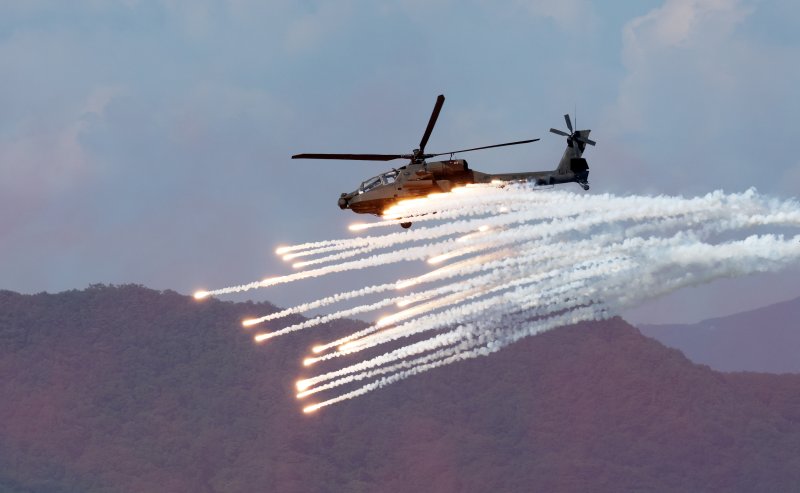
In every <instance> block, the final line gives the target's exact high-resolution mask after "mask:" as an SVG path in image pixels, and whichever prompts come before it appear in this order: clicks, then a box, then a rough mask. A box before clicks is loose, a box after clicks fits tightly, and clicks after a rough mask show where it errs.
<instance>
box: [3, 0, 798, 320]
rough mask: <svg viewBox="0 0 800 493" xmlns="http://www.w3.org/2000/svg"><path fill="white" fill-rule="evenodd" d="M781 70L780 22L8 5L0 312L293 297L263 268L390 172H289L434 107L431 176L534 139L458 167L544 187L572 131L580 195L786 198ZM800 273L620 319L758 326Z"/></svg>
mask: <svg viewBox="0 0 800 493" xmlns="http://www.w3.org/2000/svg"><path fill="white" fill-rule="evenodd" d="M797 60H800V4H798V3H797V2H794V1H790V0H771V1H770V0H635V1H634V0H622V1H617V2H597V1H595V2H593V1H589V0H562V1H559V2H555V1H544V0H508V1H497V2H489V1H486V0H472V1H461V2H456V1H449V0H428V1H421V0H398V1H386V2H368V1H349V0H341V1H337V2H330V1H329V2H321V1H311V0H306V1H256V0H227V1H206V0H194V1H178V0H153V1H136V0H119V1H112V0H108V1H101V0H83V1H81V0H76V1H73V2H61V1H43V0H42V1H38V0H32V1H28V2H17V1H11V0H0V74H2V77H0V259H2V262H0V289H10V290H14V291H19V292H25V293H35V292H40V291H50V292H57V291H63V290H67V289H82V288H85V287H86V286H88V285H89V284H93V283H114V284H123V283H138V284H143V285H146V286H148V287H152V288H156V289H167V288H169V289H174V290H176V291H179V292H183V293H191V292H193V291H194V290H195V289H197V288H199V287H208V288H213V287H221V286H227V285H231V284H240V283H242V282H247V281H251V280H257V279H261V278H263V277H264V276H265V275H274V274H280V273H283V272H286V266H285V265H282V264H281V263H279V260H278V259H277V258H276V257H275V255H274V254H273V250H274V248H275V246H277V245H279V244H291V243H301V242H306V241H314V240H320V239H328V238H336V237H342V236H349V234H350V233H349V232H348V231H347V225H348V224H350V223H352V222H354V220H356V219H358V218H357V217H355V216H353V215H352V214H351V213H349V211H340V210H339V209H338V207H337V206H336V205H335V204H336V200H337V198H338V196H339V194H340V193H341V192H345V191H351V190H353V189H355V188H356V187H357V185H358V184H359V183H360V182H361V181H362V180H364V179H366V178H368V177H369V176H372V175H375V174H378V173H380V172H382V171H384V170H385V169H386V168H385V166H384V164H383V163H368V162H366V163H365V162H327V161H318V162H317V161H292V160H291V159H290V156H291V155H292V154H296V153H300V152H378V153H405V152H409V151H411V150H412V149H413V148H414V147H416V145H417V143H418V142H419V139H420V137H421V134H422V132H423V130H424V128H425V124H426V123H427V119H428V117H429V115H430V111H431V109H432V106H433V103H434V101H435V98H436V96H437V95H438V94H445V95H446V97H447V101H446V103H445V105H444V109H443V111H442V114H441V116H440V118H439V121H438V124H437V126H436V129H435V130H434V132H433V135H432V137H431V139H430V141H429V144H428V150H429V151H432V152H441V151H447V150H450V149H459V148H465V147H473V146H481V145H488V144H493V143H499V142H506V141H511V140H522V139H526V138H535V137H539V138H541V139H542V140H541V141H540V142H537V143H535V144H531V145H525V146H515V147H509V148H504V149H496V150H491V151H483V152H477V153H474V154H470V155H465V156H464V157H466V158H467V159H468V160H469V162H470V165H471V167H473V168H475V169H478V170H480V171H485V172H490V173H491V172H504V171H505V172H510V171H525V170H541V169H552V168H553V167H555V164H556V162H557V160H558V159H559V158H560V155H561V152H562V149H563V146H564V142H563V139H561V138H560V137H557V136H555V135H552V134H549V133H548V132H547V130H548V129H549V128H550V127H557V128H562V127H564V124H563V117H562V115H563V114H564V113H566V112H570V113H573V112H575V111H577V120H578V122H579V124H580V126H581V127H583V128H591V129H592V138H593V139H594V140H597V141H598V145H597V147H595V148H590V149H589V151H588V152H587V153H586V157H587V159H588V160H589V164H590V166H591V176H590V181H591V183H592V191H591V192H590V193H602V192H613V193H622V194H628V193H647V194H659V193H664V194H683V195H686V196H693V195H697V194H704V193H706V192H709V191H712V190H715V189H724V190H725V191H728V192H737V191H743V190H746V189H747V188H750V187H756V188H757V189H758V190H759V191H760V192H762V193H766V194H770V195H774V196H776V197H781V198H792V197H796V196H797V190H798V189H800V157H797V153H796V152H795V149H794V148H793V145H792V144H793V142H794V141H795V140H796V136H795V135H794V132H795V129H796V127H797V123H796V115H798V113H800V98H798V97H797V88H798V87H800V66H799V65H798V64H797ZM568 186H572V185H568ZM574 188H575V189H576V191H578V190H579V188H578V187H577V186H574ZM798 273H800V270H795V271H792V272H784V273H780V274H770V275H763V276H758V277H753V278H748V279H737V280H729V281H721V282H717V283H714V284H713V285H710V286H705V287H701V288H692V289H688V290H684V291H682V292H679V293H676V294H674V295H671V296H668V297H666V298H664V299H661V300H658V301H656V302H653V303H650V304H648V305H646V306H643V307H641V308H639V309H637V310H632V311H631V313H630V314H628V315H629V317H630V318H631V319H633V320H634V321H648V322H688V321H697V320H700V319H702V318H707V317H710V316H716V315H723V314H727V313H732V312H736V311H740V310H742V309H747V308H755V307H758V306H762V305H764V304H767V303H771V302H777V301H781V300H785V299H788V298H792V297H796V296H800V283H798V282H797V281H796V279H797V275H798ZM368 281H370V280H369V279H363V275H362V278H357V277H356V278H353V277H350V278H334V279H332V280H326V281H324V282H321V283H317V284H316V285H314V286H309V285H307V284H305V285H302V286H289V287H286V288H282V289H281V290H274V291H268V292H258V293H256V294H252V293H251V294H250V295H251V296H252V297H254V298H255V299H269V300H271V301H273V302H275V303H277V304H279V305H287V304H293V303H297V302H299V301H302V300H305V299H308V298H309V293H314V292H315V290H319V292H320V294H322V293H329V292H330V291H331V289H332V284H331V283H338V284H341V283H342V282H348V283H351V282H368ZM326 283H327V284H326Z"/></svg>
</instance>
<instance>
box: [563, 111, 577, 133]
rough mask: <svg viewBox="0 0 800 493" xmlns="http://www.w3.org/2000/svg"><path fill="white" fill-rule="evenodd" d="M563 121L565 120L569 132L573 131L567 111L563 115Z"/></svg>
mask: <svg viewBox="0 0 800 493" xmlns="http://www.w3.org/2000/svg"><path fill="white" fill-rule="evenodd" d="M564 121H565V122H567V128H568V129H569V131H570V132H574V131H575V130H573V129H572V120H570V119H569V113H567V114H566V115H564Z"/></svg>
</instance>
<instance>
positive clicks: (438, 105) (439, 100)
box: [419, 94, 444, 154]
mask: <svg viewBox="0 0 800 493" xmlns="http://www.w3.org/2000/svg"><path fill="white" fill-rule="evenodd" d="M443 104H444V94H439V97H437V98H436V104H435V105H434V106H433V113H431V118H430V120H428V127H427V128H426V129H425V133H424V134H422V140H420V141H419V153H420V154H424V153H425V145H426V144H427V143H428V139H429V138H430V137H431V132H433V127H434V125H436V120H437V119H438V118H439V112H440V111H442V105H443Z"/></svg>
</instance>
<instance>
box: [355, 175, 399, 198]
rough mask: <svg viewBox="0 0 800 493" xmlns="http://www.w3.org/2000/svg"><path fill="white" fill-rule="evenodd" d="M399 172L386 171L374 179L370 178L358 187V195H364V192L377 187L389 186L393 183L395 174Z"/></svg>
mask: <svg viewBox="0 0 800 493" xmlns="http://www.w3.org/2000/svg"><path fill="white" fill-rule="evenodd" d="M398 173H399V171H395V170H392V171H387V172H386V173H384V174H382V175H378V176H376V177H374V178H370V179H369V180H367V181H365V182H363V183H362V184H361V186H360V187H358V193H364V192H366V191H369V190H372V189H373V188H375V187H377V186H378V185H389V184H392V183H394V180H395V179H396V178H397V174H398Z"/></svg>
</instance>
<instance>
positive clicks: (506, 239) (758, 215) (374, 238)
mask: <svg viewBox="0 0 800 493" xmlns="http://www.w3.org/2000/svg"><path fill="white" fill-rule="evenodd" d="M406 221H413V222H414V223H415V224H416V226H415V227H414V229H412V230H408V231H402V232H399V231H396V230H395V229H391V230H389V231H390V232H388V233H385V234H375V235H367V236H359V237H355V238H345V239H336V240H325V241H317V242H313V243H305V244H302V245H293V246H284V247H281V248H278V249H277V250H276V254H278V255H281V256H283V258H284V260H286V261H293V260H294V259H301V260H300V261H299V262H295V263H294V268H302V267H309V269H308V270H301V271H300V272H296V273H293V274H289V275H285V276H279V277H273V278H269V279H265V280H263V281H255V282H251V283H248V284H243V285H240V286H231V287H227V288H222V289H216V290H213V291H199V292H197V293H196V294H195V296H196V297H197V298H198V299H200V298H204V297H206V296H210V295H221V294H226V293H234V292H240V291H247V290H250V289H256V288H261V287H267V286H273V285H279V284H284V283H288V282H294V281H299V280H303V279H313V278H316V277H320V276H324V275H327V274H331V273H334V272H343V271H348V270H361V269H368V268H371V267H378V266H383V265H387V264H391V263H397V262H415V261H416V262H419V261H427V262H428V264H430V265H431V270H430V271H429V272H427V273H425V274H422V275H420V276H417V277H413V278H408V279H398V280H396V281H395V282H389V283H384V284H375V285H372V286H368V287H363V288H359V289H355V290H351V291H345V292H341V293H336V294H333V295H331V296H328V297H325V298H321V299H318V300H314V301H309V302H307V303H303V304H301V305H298V306H295V307H292V308H288V309H285V310H282V311H280V312H277V313H272V314H267V315H264V316H263V317H259V318H255V319H250V320H245V321H243V325H244V326H245V327H253V326H257V325H259V324H267V325H272V324H276V323H277V322H276V321H277V320H279V319H281V318H283V317H286V316H288V315H292V314H297V313H304V312H307V311H309V310H315V309H319V308H323V307H328V306H331V305H336V304H343V303H348V302H352V301H353V300H358V299H359V298H363V297H367V296H375V295H380V296H382V298H381V299H380V300H378V301H370V302H361V303H359V302H356V303H357V304H355V305H354V306H353V305H352V304H351V305H350V306H346V307H342V308H341V309H338V310H333V311H330V312H329V313H327V314H325V315H320V316H317V317H315V318H312V319H309V320H307V321H304V322H301V323H298V324H294V325H290V326H288V327H282V328H280V327H278V328H276V329H275V330H273V331H268V332H260V333H257V334H255V335H254V337H255V340H256V341H264V340H267V339H270V338H272V337H277V336H279V335H284V334H288V333H290V332H295V331H298V330H304V329H307V328H310V327H314V326H316V325H319V324H322V323H325V322H328V321H330V320H334V319H338V318H343V317H348V316H352V315H355V314H361V313H368V312H372V311H375V310H378V309H382V308H383V309H385V308H386V307H389V306H396V308H397V309H396V311H395V312H394V313H392V314H389V315H387V316H384V317H383V318H380V319H378V320H377V321H376V322H375V323H373V324H372V325H371V326H370V327H367V328H366V329H363V330H360V331H358V332H355V333H353V334H350V335H347V336H344V337H341V338H339V339H337V340H335V341H331V342H329V343H325V344H321V345H318V346H315V347H314V348H312V355H311V356H309V357H307V358H306V359H305V360H304V365H306V366H310V365H314V364H322V362H328V361H331V360H335V361H347V360H352V359H353V358H354V357H356V356H358V355H359V354H364V353H366V352H369V356H365V357H363V358H361V359H360V360H359V361H356V362H351V363H349V364H347V365H346V366H343V367H340V368H339V369H335V370H329V371H327V372H324V373H321V374H318V375H317V376H313V377H310V378H306V379H303V380H300V381H298V382H297V389H298V398H305V397H307V396H310V395H315V394H317V393H320V392H324V391H331V390H333V389H338V388H340V387H343V386H346V385H351V384H354V383H360V385H361V386H360V387H357V388H355V389H350V390H347V391H345V392H343V393H340V394H338V395H336V396H333V397H330V398H328V399H327V400H323V401H320V402H316V403H314V404H310V405H308V406H307V407H306V408H305V409H304V411H306V412H311V411H314V410H316V409H319V408H321V407H324V406H327V405H330V404H333V403H336V402H340V401H343V400H346V399H350V398H353V397H356V396H358V395H362V394H364V393H366V392H369V391H371V390H374V389H378V388H381V387H383V386H385V385H388V384H391V383H393V382H396V381H399V380H402V379H404V378H407V377H409V376H412V375H416V374H419V373H421V372H424V371H428V370H430V369H433V368H438V367H440V366H444V365H447V364H450V363H453V362H456V361H461V360H465V359H469V358H474V357H477V356H483V355H488V354H491V353H493V352H495V351H498V350H499V349H501V348H503V347H505V346H507V345H509V344H513V343H514V342H516V341H518V340H519V339H521V338H523V337H527V336H530V335H535V334H538V333H541V332H543V331H546V330H551V329H554V328H557V327H560V326H563V325H567V324H571V323H577V322H579V321H584V320H598V319H604V318H608V317H611V316H614V315H617V314H619V313H620V312H621V311H622V310H624V309H626V308H630V307H632V306H635V305H636V304H638V303H641V302H642V301H644V300H647V299H649V298H653V297H656V296H660V295H663V294H666V293H669V292H671V291H674V290H676V289H680V288H682V287H686V286H692V285H697V284H701V283H707V282H710V281H712V280H714V279H718V278H722V277H733V276H743V275H748V274H752V273H756V272H765V271H776V270H780V269H783V268H786V267H788V266H791V265H795V264H798V262H799V261H800V236H798V235H797V232H796V230H797V228H798V226H800V204H798V203H797V202H796V201H793V200H777V199H772V198H768V197H764V196H762V195H759V194H758V193H757V192H755V191H754V190H748V191H747V192H744V193H739V194H725V193H723V192H721V191H716V192H712V193H709V194H707V195H704V196H701V197H693V198H684V197H669V196H657V197H651V196H637V195H634V196H615V195H609V194H603V195H589V194H576V193H571V192H564V191H554V190H547V191H542V190H535V189H533V188H532V187H530V186H527V185H511V186H506V187H498V186H492V185H477V186H468V187H465V188H462V189H458V190H456V191H454V193H449V194H439V195H432V196H429V197H427V198H420V199H414V200H409V201H405V202H402V203H400V204H398V205H397V206H395V207H393V208H391V209H390V210H388V211H386V213H385V214H384V217H383V219H381V220H379V221H376V222H373V223H366V224H364V223H360V224H356V225H354V226H351V229H352V230H354V231H368V230H373V231H375V230H380V229H381V228H387V227H392V228H396V227H397V226H396V225H397V224H399V223H401V222H406ZM792 231H794V232H792ZM779 233H782V234H779ZM784 235H789V236H784ZM383 348H385V349H383ZM325 364H329V363H325Z"/></svg>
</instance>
